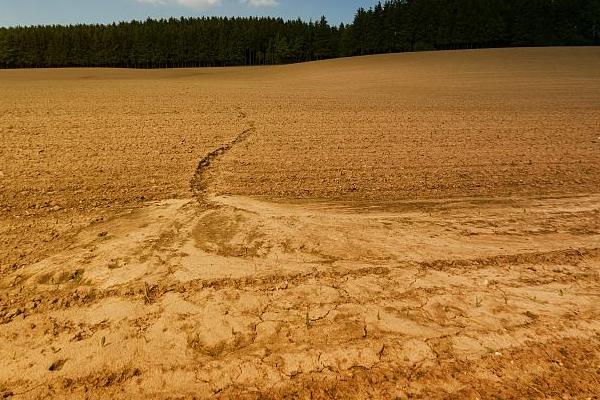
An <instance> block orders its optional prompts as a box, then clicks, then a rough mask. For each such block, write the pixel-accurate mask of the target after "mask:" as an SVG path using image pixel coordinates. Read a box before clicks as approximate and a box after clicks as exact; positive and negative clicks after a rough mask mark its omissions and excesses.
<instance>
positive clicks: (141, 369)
mask: <svg viewBox="0 0 600 400" xmlns="http://www.w3.org/2000/svg"><path fill="white" fill-rule="evenodd" d="M0 140H1V141H0V361H1V362H0V398H14V399H21V398H23V399H37V398H68V399H79V398H81V399H101V398H102V399H103V398H112V399H132V398H146V399H154V398H156V399H159V398H160V399H164V398H174V399H175V398H176V399H187V398H201V399H202V398H223V399H230V398H231V399H238V398H242V399H281V398H290V399H292V398H298V399H331V398H340V399H371V398H377V399H396V398H397V399H408V398H410V399H413V398H422V399H524V398H527V399H598V398H600V397H599V396H600V190H599V188H600V48H594V47H590V48H546V49H504V50H480V51H456V52H438V53H418V54H400V55H385V56H374V57H364V58H354V59H342V60H334V61H325V62H316V63H309V64H301V65H292V66H279V67H264V68H229V69H198V70H170V71H129V70H99V69H67V70H35V71H33V70H19V71H0Z"/></svg>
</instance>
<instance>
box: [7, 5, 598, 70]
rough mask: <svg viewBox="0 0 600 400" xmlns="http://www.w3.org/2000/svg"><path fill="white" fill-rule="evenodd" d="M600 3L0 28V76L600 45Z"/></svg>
mask: <svg viewBox="0 0 600 400" xmlns="http://www.w3.org/2000/svg"><path fill="white" fill-rule="evenodd" d="M599 44H600V0H388V1H386V2H385V3H378V4H377V5H375V6H374V7H372V8H370V9H368V10H367V9H363V8H361V9H359V10H358V11H357V12H356V15H355V17H354V21H353V22H352V23H350V24H341V25H339V26H335V25H331V24H329V23H328V22H327V20H326V18H325V17H322V18H321V19H320V20H318V21H309V22H306V21H302V20H300V19H297V20H287V21H286V20H283V19H281V18H269V17H261V18H253V17H250V18H226V17H210V18H207V17H204V18H178V19H175V18H171V19H160V20H154V19H148V20H146V21H142V22H141V21H131V22H121V23H113V24H107V25H69V26H60V25H52V26H28V27H9V28H0V68H27V67H92V66H93V67H127V68H165V67H201V66H233V65H264V64H284V63H294V62H303V61H313V60H321V59H328V58H335V57H344V56H355V55H367V54H378V53H388V52H403V51H419V50H438V49H465V48H484V47H513V46H551V45H599Z"/></svg>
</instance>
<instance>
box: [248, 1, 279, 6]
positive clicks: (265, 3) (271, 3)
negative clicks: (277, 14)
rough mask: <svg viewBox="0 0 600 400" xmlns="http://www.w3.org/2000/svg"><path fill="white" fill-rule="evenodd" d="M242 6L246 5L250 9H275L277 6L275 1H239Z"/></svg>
mask: <svg viewBox="0 0 600 400" xmlns="http://www.w3.org/2000/svg"><path fill="white" fill-rule="evenodd" d="M240 3H242V4H248V5H250V6H252V7H275V6H278V5H279V1H277V0H240Z"/></svg>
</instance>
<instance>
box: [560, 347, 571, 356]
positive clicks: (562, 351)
mask: <svg viewBox="0 0 600 400" xmlns="http://www.w3.org/2000/svg"><path fill="white" fill-rule="evenodd" d="M558 351H559V353H560V354H562V356H563V357H567V356H568V355H569V350H567V349H566V348H564V347H561V348H560V349H558Z"/></svg>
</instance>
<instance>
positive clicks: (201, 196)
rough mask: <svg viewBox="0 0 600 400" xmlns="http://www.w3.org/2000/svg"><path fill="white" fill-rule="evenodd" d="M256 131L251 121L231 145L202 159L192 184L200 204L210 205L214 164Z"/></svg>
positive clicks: (242, 115) (243, 115) (222, 146)
mask: <svg viewBox="0 0 600 400" xmlns="http://www.w3.org/2000/svg"><path fill="white" fill-rule="evenodd" d="M240 115H241V118H246V114H244V113H242V114H240ZM255 131H256V129H255V127H254V122H253V121H250V122H249V123H248V126H247V127H246V128H245V129H244V130H243V131H242V132H240V133H239V134H238V135H237V136H236V137H235V138H234V139H233V140H232V141H230V142H229V143H225V144H223V145H221V146H219V147H218V148H216V149H214V150H212V151H210V152H209V153H207V154H206V155H205V156H204V157H202V158H201V159H200V161H199V162H198V167H197V168H196V172H195V173H194V176H193V177H192V180H191V182H190V185H191V189H192V192H193V193H194V194H195V195H196V197H197V198H198V200H199V201H200V203H202V204H208V203H210V201H209V200H208V188H209V185H210V181H211V179H210V176H209V170H210V168H211V167H212V166H214V163H215V162H216V161H218V160H219V159H221V158H223V157H224V156H225V155H226V154H227V152H229V151H230V150H231V149H233V147H234V146H236V145H238V144H240V143H242V142H244V141H245V140H247V139H248V137H249V136H250V135H252V134H253V133H254V132H255Z"/></svg>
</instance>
